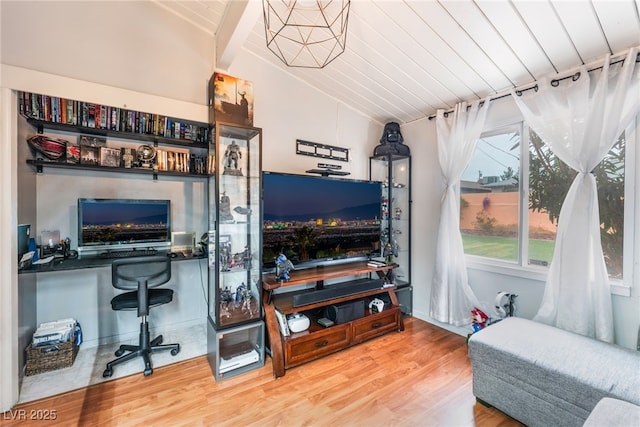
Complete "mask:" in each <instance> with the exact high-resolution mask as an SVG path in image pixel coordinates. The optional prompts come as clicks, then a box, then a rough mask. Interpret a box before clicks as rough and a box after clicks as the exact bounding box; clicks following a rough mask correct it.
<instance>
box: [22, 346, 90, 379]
mask: <svg viewBox="0 0 640 427" xmlns="http://www.w3.org/2000/svg"><path fill="white" fill-rule="evenodd" d="M79 348H80V347H79V346H77V345H74V340H73V338H72V340H71V341H67V342H63V343H58V344H49V345H43V346H39V347H32V346H31V345H29V346H28V347H27V348H26V350H25V353H26V355H27V367H26V369H25V375H27V376H29V375H36V374H41V373H43V372H48V371H54V370H56V369H61V368H68V367H69V366H71V365H73V362H74V361H75V360H76V356H77V355H78V349H79Z"/></svg>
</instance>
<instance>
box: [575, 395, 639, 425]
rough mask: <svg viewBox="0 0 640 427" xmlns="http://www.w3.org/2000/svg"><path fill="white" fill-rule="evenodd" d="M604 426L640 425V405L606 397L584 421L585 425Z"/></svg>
mask: <svg viewBox="0 0 640 427" xmlns="http://www.w3.org/2000/svg"><path fill="white" fill-rule="evenodd" d="M602 426H640V406H637V405H634V404H633V403H629V402H625V401H624V400H618V399H611V398H609V397H605V398H604V399H602V400H601V401H600V402H598V404H597V405H596V407H595V408H593V411H591V414H589V417H588V418H587V421H585V423H584V427H602Z"/></svg>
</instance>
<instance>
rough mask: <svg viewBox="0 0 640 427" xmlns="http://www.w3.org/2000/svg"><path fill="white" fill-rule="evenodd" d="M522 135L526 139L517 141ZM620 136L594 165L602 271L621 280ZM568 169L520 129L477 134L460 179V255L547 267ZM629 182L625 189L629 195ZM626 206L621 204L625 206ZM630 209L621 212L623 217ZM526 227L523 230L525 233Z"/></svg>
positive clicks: (623, 143)
mask: <svg viewBox="0 0 640 427" xmlns="http://www.w3.org/2000/svg"><path fill="white" fill-rule="evenodd" d="M526 140H528V144H525V145H523V144H521V142H522V141H526ZM626 145H627V144H626V138H625V133H623V134H622V135H621V136H620V138H619V139H618V141H617V142H616V143H615V145H614V146H613V148H612V149H611V151H610V152H609V153H608V155H607V156H606V157H605V158H604V160H603V161H602V162H601V163H600V164H599V165H598V166H597V167H596V168H595V169H594V171H593V173H594V175H595V176H596V181H597V183H598V199H599V209H600V219H601V240H602V248H603V252H604V255H605V262H606V264H607V269H608V271H609V276H610V277H611V278H614V279H622V278H623V259H624V257H623V254H624V228H625V199H626V198H628V196H631V197H633V195H632V194H627V197H625V160H628V159H627V156H628V154H627V150H626V148H627V147H626ZM575 176H576V171H575V170H573V169H572V168H571V167H569V166H568V165H566V164H565V163H563V162H562V161H560V160H559V159H558V158H557V157H556V156H555V155H554V154H553V153H552V152H551V151H550V150H549V148H548V147H547V146H546V145H545V144H544V143H543V142H542V141H541V140H540V138H539V137H538V136H537V135H536V134H535V133H534V132H533V131H531V130H530V129H528V128H526V127H523V126H513V127H508V128H502V129H499V130H496V131H493V132H488V133H485V134H483V135H482V136H481V138H480V140H479V141H478V145H477V146H476V150H475V152H474V154H473V156H472V158H471V160H470V162H469V165H468V166H467V169H466V170H465V172H464V174H463V176H462V179H461V182H460V231H461V234H462V240H463V245H464V251H465V253H466V254H467V255H473V256H476V257H482V258H485V259H487V260H494V261H501V262H508V263H511V264H517V265H520V266H522V267H526V266H541V267H547V266H548V265H549V263H550V262H551V259H552V257H553V250H554V247H555V238H556V231H557V224H558V217H559V215H560V209H561V207H562V203H563V201H564V198H565V196H566V194H567V192H568V190H569V187H570V186H571V183H572V182H573V179H574V178H575ZM631 190H632V185H629V189H627V191H628V192H629V193H630V192H631ZM627 210H628V211H630V210H629V209H627ZM632 216H633V212H626V218H627V222H630V220H629V219H628V218H630V217H632ZM525 230H526V231H525Z"/></svg>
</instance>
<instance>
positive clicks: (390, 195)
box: [369, 153, 413, 315]
mask: <svg viewBox="0 0 640 427" xmlns="http://www.w3.org/2000/svg"><path fill="white" fill-rule="evenodd" d="M369 179H371V180H372V181H380V182H382V195H381V197H382V221H381V227H382V242H381V256H382V257H383V258H384V260H385V262H387V263H395V264H397V265H398V267H397V268H395V269H394V270H393V274H394V276H395V277H394V282H395V284H396V286H397V287H398V289H397V291H396V294H397V295H398V299H399V301H400V308H401V310H402V312H403V313H404V314H409V315H410V314H411V312H412V292H411V291H412V289H413V288H412V287H411V156H402V155H398V154H392V153H387V154H383V155H378V156H375V155H374V156H372V157H370V158H369Z"/></svg>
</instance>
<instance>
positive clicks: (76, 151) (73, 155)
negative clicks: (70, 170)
mask: <svg viewBox="0 0 640 427" xmlns="http://www.w3.org/2000/svg"><path fill="white" fill-rule="evenodd" d="M67 163H80V146H79V145H77V144H72V143H71V142H67Z"/></svg>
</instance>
